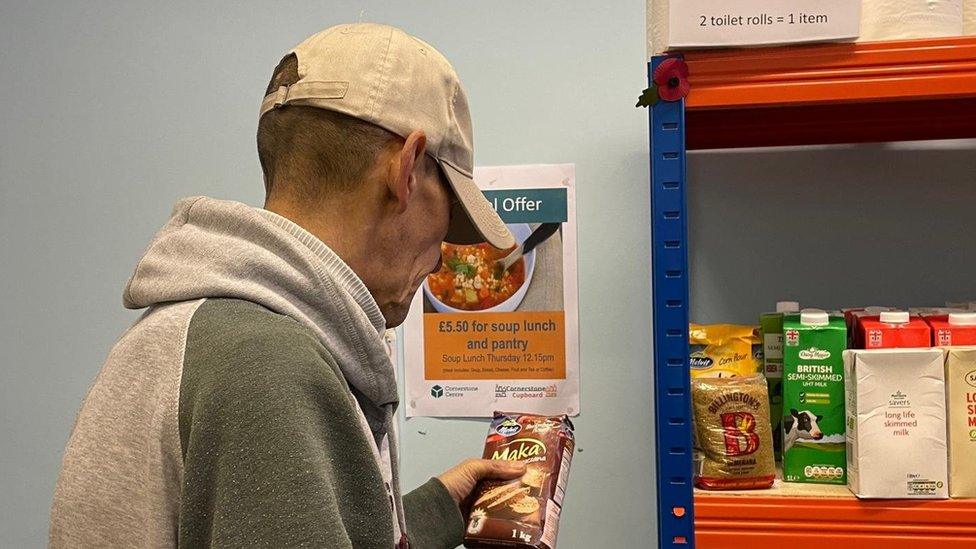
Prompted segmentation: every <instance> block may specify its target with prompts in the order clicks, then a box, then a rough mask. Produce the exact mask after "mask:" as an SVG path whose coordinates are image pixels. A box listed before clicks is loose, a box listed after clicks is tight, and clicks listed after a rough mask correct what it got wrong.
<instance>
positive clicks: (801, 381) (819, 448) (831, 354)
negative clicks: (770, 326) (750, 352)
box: [783, 309, 847, 484]
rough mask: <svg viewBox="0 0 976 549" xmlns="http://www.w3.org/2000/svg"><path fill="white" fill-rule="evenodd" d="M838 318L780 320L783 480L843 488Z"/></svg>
mask: <svg viewBox="0 0 976 549" xmlns="http://www.w3.org/2000/svg"><path fill="white" fill-rule="evenodd" d="M846 345H847V326H846V324H845V322H844V318H843V317H842V316H833V317H832V316H830V315H828V314H827V313H826V312H824V311H820V310H816V309H805V310H804V311H802V312H801V313H800V314H788V315H786V316H785V317H784V318H783V410H784V412H783V478H784V480H786V481H787V482H813V483H820V484H845V483H846V482H847V476H846V474H845V468H846V466H847V463H846V457H845V454H846V444H845V437H844V419H845V418H844V357H843V352H844V349H845V348H846Z"/></svg>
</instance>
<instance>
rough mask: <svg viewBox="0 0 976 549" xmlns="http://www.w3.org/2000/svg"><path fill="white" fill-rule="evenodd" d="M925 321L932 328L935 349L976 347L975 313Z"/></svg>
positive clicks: (931, 318) (950, 314)
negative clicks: (955, 346) (957, 346)
mask: <svg viewBox="0 0 976 549" xmlns="http://www.w3.org/2000/svg"><path fill="white" fill-rule="evenodd" d="M926 321H927V322H928V323H929V326H931V327H932V344H933V345H935V346H937V347H948V346H949V345H976V312H965V313H962V312H960V313H949V314H947V315H941V316H932V317H928V318H926Z"/></svg>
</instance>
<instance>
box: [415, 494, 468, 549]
mask: <svg viewBox="0 0 976 549" xmlns="http://www.w3.org/2000/svg"><path fill="white" fill-rule="evenodd" d="M403 511H404V515H405V518H406V520H407V534H408V535H409V536H410V544H411V546H413V547H418V548H420V549H428V548H429V549H435V548H437V549H453V548H454V547H457V546H458V545H461V542H462V541H463V536H464V518H463V517H462V516H461V511H460V510H459V509H458V506H457V504H455V503H454V499H453V498H452V497H451V495H450V494H448V493H447V488H445V487H444V485H443V484H441V481H439V480H437V479H436V478H432V479H430V480H428V481H427V482H426V483H425V484H423V485H421V486H420V487H419V488H417V489H416V490H414V491H412V492H410V493H408V494H406V495H404V496H403Z"/></svg>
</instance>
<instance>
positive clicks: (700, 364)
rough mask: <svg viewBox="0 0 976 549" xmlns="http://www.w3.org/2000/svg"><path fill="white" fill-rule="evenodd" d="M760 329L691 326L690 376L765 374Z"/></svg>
mask: <svg viewBox="0 0 976 549" xmlns="http://www.w3.org/2000/svg"><path fill="white" fill-rule="evenodd" d="M758 331H759V328H758V327H757V326H740V325H737V324H691V325H690V326H689V330H688V342H689V344H690V345H691V349H690V360H691V377H693V378H694V377H733V376H745V375H751V374H755V373H758V372H760V371H762V362H761V356H762V342H761V340H760V339H759V335H758V333H757V332H758Z"/></svg>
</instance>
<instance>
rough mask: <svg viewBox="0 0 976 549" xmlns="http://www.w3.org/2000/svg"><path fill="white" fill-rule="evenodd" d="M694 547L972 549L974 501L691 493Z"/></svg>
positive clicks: (975, 521) (975, 520)
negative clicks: (692, 500) (874, 499)
mask: <svg viewBox="0 0 976 549" xmlns="http://www.w3.org/2000/svg"><path fill="white" fill-rule="evenodd" d="M695 542H696V546H697V547H698V548H699V549H731V548H732V547H733V546H734V547H748V548H749V549H773V548H776V549H779V548H781V547H789V548H790V549H823V548H824V547H831V546H833V547H857V548H858V549H890V548H892V547H911V548H912V549H963V548H967V549H972V548H973V547H976V502H974V501H966V500H930V501H918V500H891V501H863V500H858V499H856V498H853V497H843V498H842V497H836V498H834V497H769V496H725V495H712V494H696V495H695Z"/></svg>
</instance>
